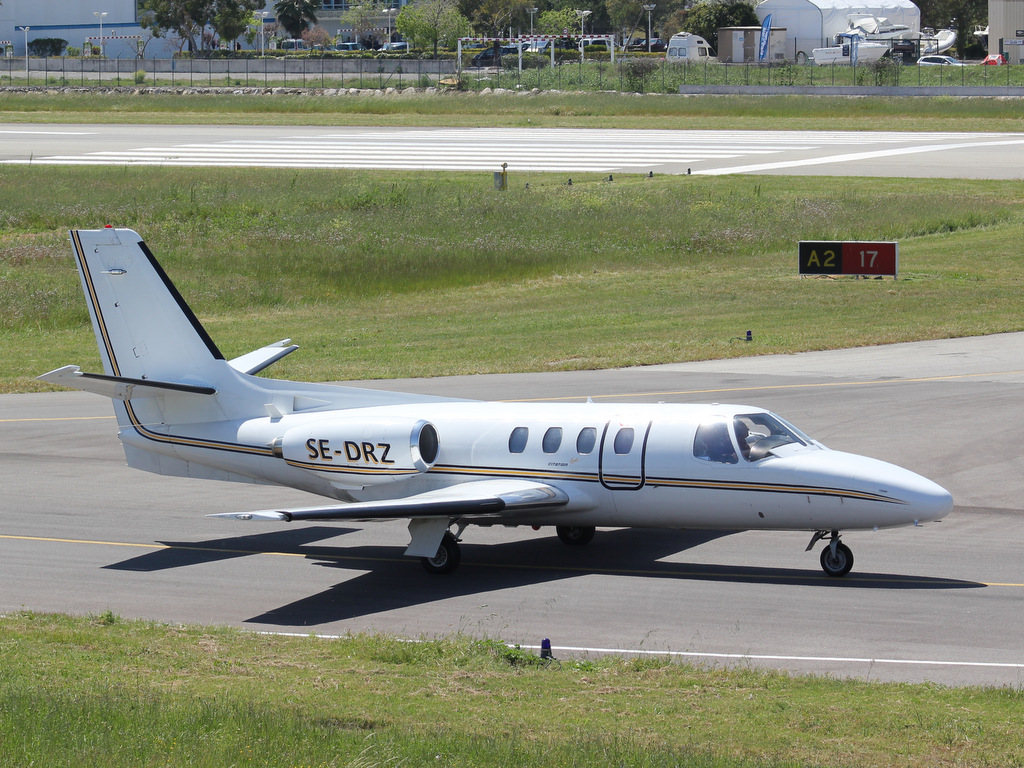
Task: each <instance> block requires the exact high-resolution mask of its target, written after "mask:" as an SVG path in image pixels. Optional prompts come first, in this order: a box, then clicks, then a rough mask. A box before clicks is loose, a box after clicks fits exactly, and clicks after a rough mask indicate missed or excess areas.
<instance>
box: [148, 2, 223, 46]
mask: <svg viewBox="0 0 1024 768" xmlns="http://www.w3.org/2000/svg"><path fill="white" fill-rule="evenodd" d="M212 13H213V0H142V2H140V3H139V25H140V26H141V27H142V28H143V29H148V30H149V31H150V32H151V33H152V35H153V37H164V36H165V35H166V34H167V33H168V32H177V33H178V36H179V37H180V38H181V39H182V40H183V41H184V42H186V43H187V44H188V49H189V50H190V51H194V50H196V49H197V47H198V46H197V45H196V39H197V38H198V37H199V35H200V34H201V33H202V29H203V27H204V26H205V25H206V23H207V22H208V21H209V20H210V16H211V15H212Z"/></svg>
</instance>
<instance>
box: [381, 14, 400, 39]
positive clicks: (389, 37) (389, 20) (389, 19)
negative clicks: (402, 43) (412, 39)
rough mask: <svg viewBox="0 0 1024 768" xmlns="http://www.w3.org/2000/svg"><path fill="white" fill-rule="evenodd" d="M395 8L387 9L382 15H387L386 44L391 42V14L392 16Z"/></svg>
mask: <svg viewBox="0 0 1024 768" xmlns="http://www.w3.org/2000/svg"><path fill="white" fill-rule="evenodd" d="M396 10H398V9H397V8H388V9H387V10H386V11H384V13H386V14H387V15H388V39H387V41H386V42H389V43H390V42H391V14H393V13H394V12H395V11H396Z"/></svg>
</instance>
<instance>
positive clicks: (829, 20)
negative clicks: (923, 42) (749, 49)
mask: <svg viewBox="0 0 1024 768" xmlns="http://www.w3.org/2000/svg"><path fill="white" fill-rule="evenodd" d="M992 1H993V0H990V2H992ZM1004 1H1016V2H1018V3H1019V2H1022V0H1004ZM755 10H756V11H757V18H758V19H760V20H761V22H764V20H765V17H766V16H768V14H771V16H772V28H785V30H786V58H788V59H792V60H795V61H797V62H800V63H803V62H805V61H807V60H808V59H810V58H811V51H813V50H814V49H815V48H824V47H825V46H829V45H832V44H833V39H834V38H835V36H836V35H838V34H839V33H840V32H845V31H846V30H847V29H848V28H849V26H850V23H849V22H850V18H851V17H853V18H858V17H863V16H875V17H878V18H884V19H888V21H889V23H891V24H905V25H906V26H908V27H910V29H911V30H913V31H915V32H919V31H920V30H921V10H920V9H919V8H918V7H917V6H916V5H914V4H913V3H912V2H911V1H910V0H764V2H762V3H760V4H759V5H758V6H757V7H756V9H755Z"/></svg>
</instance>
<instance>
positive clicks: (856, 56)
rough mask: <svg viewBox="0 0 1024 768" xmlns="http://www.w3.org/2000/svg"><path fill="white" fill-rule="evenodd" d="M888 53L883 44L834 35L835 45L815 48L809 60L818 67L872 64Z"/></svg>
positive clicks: (887, 48)
mask: <svg viewBox="0 0 1024 768" xmlns="http://www.w3.org/2000/svg"><path fill="white" fill-rule="evenodd" d="M888 52H889V46H888V45H887V44H885V43H872V42H867V41H865V40H864V39H863V38H861V37H860V36H859V35H846V34H843V35H836V45H832V46H829V47H827V48H815V49H814V50H813V51H812V52H811V58H812V59H813V60H814V63H815V64H817V65H818V66H819V67H822V66H826V65H828V64H861V65H864V64H873V63H874V62H876V61H878V60H879V59H880V58H882V56H884V55H885V54H886V53H888Z"/></svg>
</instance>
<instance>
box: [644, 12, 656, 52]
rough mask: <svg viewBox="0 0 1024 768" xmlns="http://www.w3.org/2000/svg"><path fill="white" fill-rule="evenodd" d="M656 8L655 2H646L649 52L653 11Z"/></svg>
mask: <svg viewBox="0 0 1024 768" xmlns="http://www.w3.org/2000/svg"><path fill="white" fill-rule="evenodd" d="M654 8H655V5H654V3H646V4H645V5H644V6H643V9H644V10H645V11H647V52H648V53H650V52H651V11H653V10H654Z"/></svg>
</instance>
